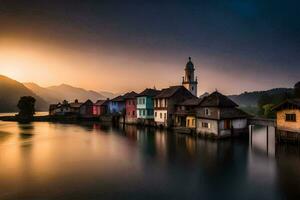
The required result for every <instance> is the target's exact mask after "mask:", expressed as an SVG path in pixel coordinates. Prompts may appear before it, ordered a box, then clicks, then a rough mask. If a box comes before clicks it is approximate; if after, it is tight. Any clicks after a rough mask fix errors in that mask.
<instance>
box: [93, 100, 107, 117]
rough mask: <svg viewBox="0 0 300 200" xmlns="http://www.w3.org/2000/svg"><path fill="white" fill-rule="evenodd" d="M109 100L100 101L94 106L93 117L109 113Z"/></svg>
mask: <svg viewBox="0 0 300 200" xmlns="http://www.w3.org/2000/svg"><path fill="white" fill-rule="evenodd" d="M108 102H109V99H107V100H98V101H97V102H96V103H95V104H94V106H93V115H95V116H100V115H104V114H106V113H107V106H108Z"/></svg>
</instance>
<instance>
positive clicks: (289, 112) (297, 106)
mask: <svg viewBox="0 0 300 200" xmlns="http://www.w3.org/2000/svg"><path fill="white" fill-rule="evenodd" d="M273 110H275V111H276V125H277V131H276V136H277V137H276V138H277V139H279V140H281V141H300V99H287V100H285V101H284V102H282V103H280V104H279V105H276V106H275V107H274V108H273Z"/></svg>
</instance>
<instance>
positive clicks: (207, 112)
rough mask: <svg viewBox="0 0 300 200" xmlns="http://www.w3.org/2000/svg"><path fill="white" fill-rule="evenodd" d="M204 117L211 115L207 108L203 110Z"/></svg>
mask: <svg viewBox="0 0 300 200" xmlns="http://www.w3.org/2000/svg"><path fill="white" fill-rule="evenodd" d="M205 115H206V116H210V115H211V112H210V109H209V108H205Z"/></svg>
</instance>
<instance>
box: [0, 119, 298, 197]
mask: <svg viewBox="0 0 300 200" xmlns="http://www.w3.org/2000/svg"><path fill="white" fill-rule="evenodd" d="M265 139H266V135H265V131H264V128H259V127H258V128H256V129H255V131H254V137H253V143H252V146H251V145H249V141H248V140H245V139H244V140H243V139H235V140H225V141H220V142H213V141H208V140H203V139H197V138H195V137H191V136H186V135H180V134H174V133H168V132H166V131H159V130H154V129H151V128H142V129H140V128H136V127H135V126H125V127H124V128H122V127H121V128H113V127H111V126H110V125H103V124H102V125H101V124H97V123H96V124H82V125H75V124H54V123H46V122H45V123H44V122H36V123H32V124H27V125H20V124H18V123H14V122H1V121H0V199H1V200H2V199H72V200H73V199H293V198H295V199H300V153H299V152H300V150H299V148H298V147H295V146H276V147H275V145H274V130H273V129H271V130H270V142H269V146H268V148H266V140H265Z"/></svg>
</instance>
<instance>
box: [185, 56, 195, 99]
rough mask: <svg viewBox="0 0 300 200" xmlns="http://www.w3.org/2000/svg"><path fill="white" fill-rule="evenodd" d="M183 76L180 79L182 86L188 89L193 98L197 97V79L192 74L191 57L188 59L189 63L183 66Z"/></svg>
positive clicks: (193, 70)
mask: <svg viewBox="0 0 300 200" xmlns="http://www.w3.org/2000/svg"><path fill="white" fill-rule="evenodd" d="M184 71H185V75H184V77H182V85H183V86H184V87H185V88H186V89H188V90H189V91H190V92H191V93H192V94H193V95H194V96H197V85H198V81H197V77H196V78H195V75H194V72H195V67H194V64H193V63H192V61H191V57H189V61H188V62H187V63H186V66H185V69H184Z"/></svg>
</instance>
